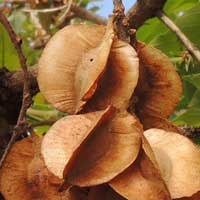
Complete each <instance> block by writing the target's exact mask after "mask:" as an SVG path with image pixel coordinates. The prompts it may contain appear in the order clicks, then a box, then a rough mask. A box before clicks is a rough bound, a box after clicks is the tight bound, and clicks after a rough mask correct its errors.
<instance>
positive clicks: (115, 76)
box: [84, 40, 139, 111]
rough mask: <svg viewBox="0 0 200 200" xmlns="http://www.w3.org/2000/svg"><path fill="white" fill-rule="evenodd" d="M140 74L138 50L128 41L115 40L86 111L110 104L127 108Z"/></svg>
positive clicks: (120, 108) (102, 107)
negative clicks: (104, 69)
mask: <svg viewBox="0 0 200 200" xmlns="http://www.w3.org/2000/svg"><path fill="white" fill-rule="evenodd" d="M138 76H139V59H138V57H137V53H136V51H135V50H134V49H133V47H132V46H130V45H129V44H128V43H126V42H123V41H120V40H114V42H113V45H112V49H111V52H110V56H109V60H108V64H107V68H106V72H105V74H104V76H103V77H102V79H101V81H100V84H99V87H98V89H97V90H96V92H95V94H94V96H93V97H92V98H91V99H90V100H89V101H88V102H87V104H86V109H85V110H84V111H88V110H99V109H104V108H105V107H107V106H108V105H113V106H114V107H115V108H117V109H118V110H126V109H127V108H128V105H129V100H130V98H131V96H132V94H133V92H134V89H135V87H136V85H137V81H138Z"/></svg>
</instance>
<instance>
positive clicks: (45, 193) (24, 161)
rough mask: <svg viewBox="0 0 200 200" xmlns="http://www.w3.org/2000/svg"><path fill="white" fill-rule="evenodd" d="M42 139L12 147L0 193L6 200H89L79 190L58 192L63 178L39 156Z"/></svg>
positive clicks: (3, 173) (25, 141)
mask: <svg viewBox="0 0 200 200" xmlns="http://www.w3.org/2000/svg"><path fill="white" fill-rule="evenodd" d="M41 140H42V138H39V137H36V136H34V137H30V138H25V139H23V140H21V141H19V142H17V143H15V144H14V146H13V147H12V149H11V151H10V153H9V155H8V157H7V158H6V160H5V163H4V164H3V168H2V169H1V176H0V190H1V192H2V194H3V196H4V197H5V199H6V200H18V199H19V200H36V199H42V200H61V199H62V200H86V198H83V197H85V196H84V195H83V193H82V192H81V191H80V190H78V189H73V188H72V189H71V190H68V191H65V192H58V189H59V187H60V184H61V183H62V179H58V178H57V177H55V176H54V175H53V174H51V173H50V172H49V171H48V170H47V168H46V167H45V164H44V161H43V160H42V157H41V156H40V143H41ZM80 197H81V198H82V199H81V198H80Z"/></svg>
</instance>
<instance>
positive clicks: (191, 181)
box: [145, 129, 200, 199]
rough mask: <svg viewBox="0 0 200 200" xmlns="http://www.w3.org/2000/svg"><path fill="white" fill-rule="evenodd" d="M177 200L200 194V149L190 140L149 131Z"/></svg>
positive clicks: (167, 180)
mask: <svg viewBox="0 0 200 200" xmlns="http://www.w3.org/2000/svg"><path fill="white" fill-rule="evenodd" d="M145 136H146V138H147V140H148V141H149V143H150V145H151V147H152V148H153V151H154V153H155V156H156V160H157V162H158V165H159V168H160V169H161V174H162V177H163V179H164V180H165V182H166V184H167V186H168V188H169V191H170V194H171V196H172V198H173V199H176V198H182V197H191V196H192V195H193V194H195V193H197V192H198V191H200V149H199V148H198V147H197V146H196V145H195V144H194V143H193V142H191V141H190V140H189V139H188V138H186V137H184V136H182V135H180V134H178V133H173V132H167V131H164V130H160V129H149V130H147V131H145Z"/></svg>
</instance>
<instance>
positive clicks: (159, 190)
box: [109, 137, 171, 200]
mask: <svg viewBox="0 0 200 200" xmlns="http://www.w3.org/2000/svg"><path fill="white" fill-rule="evenodd" d="M109 184H110V186H111V187H112V188H113V189H114V190H115V191H116V192H118V193H119V194H121V195H122V196H124V197H125V198H127V199H140V200H170V199H171V197H170V194H169V191H168V189H167V187H166V185H165V182H164V180H163V179H162V177H161V174H160V171H159V169H158V164H157V162H156V160H155V157H154V154H153V151H152V150H151V147H150V145H149V144H148V142H147V141H146V139H145V138H144V137H143V150H142V151H141V152H140V154H139V156H138V158H137V160H136V161H135V162H134V163H133V164H132V165H131V166H130V167H129V168H128V169H126V170H125V171H124V172H122V173H121V174H120V175H119V176H117V177H116V178H114V179H113V180H112V181H111V182H110V183H109Z"/></svg>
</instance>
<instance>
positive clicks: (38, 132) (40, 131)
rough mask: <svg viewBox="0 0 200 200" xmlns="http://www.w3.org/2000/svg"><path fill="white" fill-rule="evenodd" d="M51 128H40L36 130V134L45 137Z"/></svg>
mask: <svg viewBox="0 0 200 200" xmlns="http://www.w3.org/2000/svg"><path fill="white" fill-rule="evenodd" d="M49 128H50V126H38V127H35V128H34V132H35V133H36V134H37V135H39V136H41V135H44V134H45V133H46V132H47V131H48V130H49Z"/></svg>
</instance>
